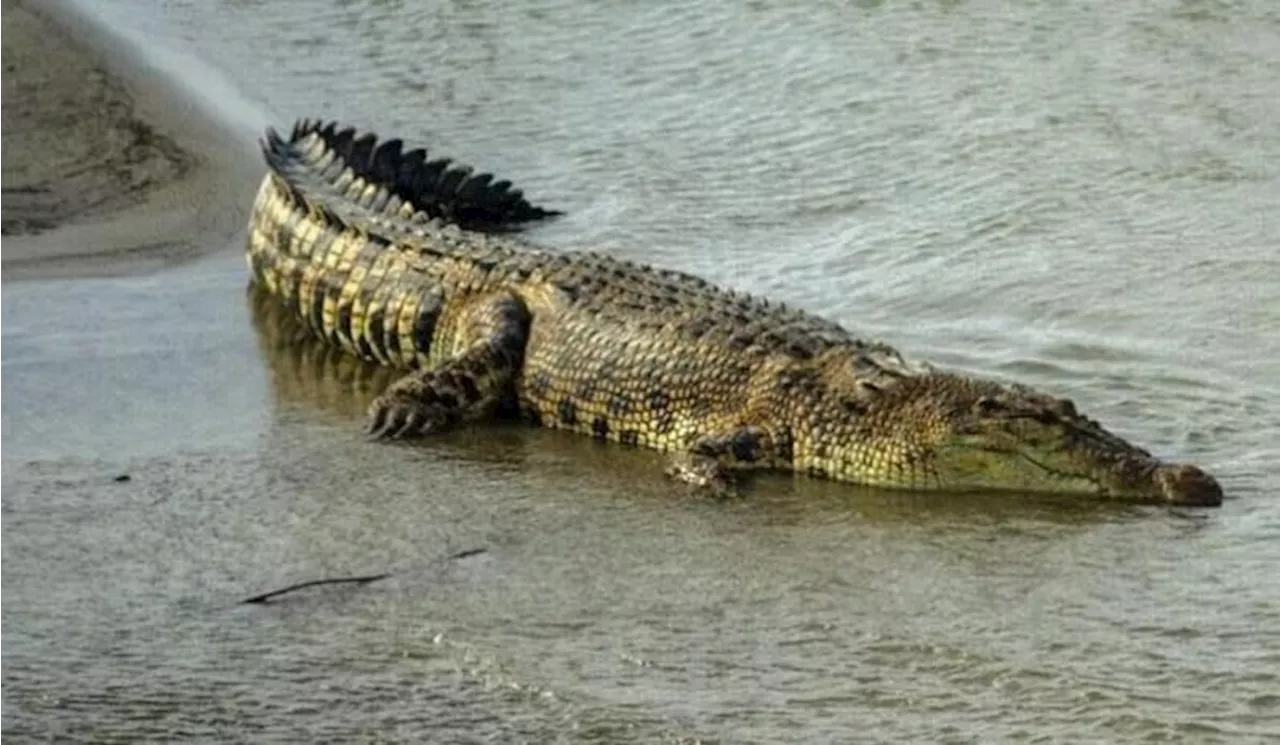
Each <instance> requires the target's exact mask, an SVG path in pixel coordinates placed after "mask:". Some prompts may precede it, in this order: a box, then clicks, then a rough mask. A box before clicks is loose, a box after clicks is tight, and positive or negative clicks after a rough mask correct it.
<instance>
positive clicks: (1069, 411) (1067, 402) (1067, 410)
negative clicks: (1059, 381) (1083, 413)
mask: <svg viewBox="0 0 1280 745" xmlns="http://www.w3.org/2000/svg"><path fill="white" fill-rule="evenodd" d="M1057 412H1058V415H1059V416H1061V417H1063V418H1065V419H1075V418H1077V417H1078V416H1080V414H1079V413H1077V412H1076V405H1075V403H1074V402H1073V401H1072V400H1071V399H1069V398H1064V399H1061V400H1059V401H1058V405H1057Z"/></svg>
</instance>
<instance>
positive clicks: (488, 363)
mask: <svg viewBox="0 0 1280 745" xmlns="http://www.w3.org/2000/svg"><path fill="white" fill-rule="evenodd" d="M470 305H471V307H470V308H469V309H467V310H465V311H463V313H462V314H461V316H460V318H459V323H458V325H457V331H456V333H455V336H454V338H453V344H452V346H451V348H452V349H453V350H455V354H454V356H453V357H450V358H448V359H446V360H444V361H443V362H441V363H440V364H438V365H435V366H433V367H430V368H427V369H424V370H419V371H417V372H414V373H411V374H409V375H407V376H405V377H403V378H401V379H400V380H397V381H396V382H395V383H392V384H391V385H390V386H389V387H388V388H387V390H386V391H385V392H383V394H382V395H381V396H379V397H378V398H377V399H375V400H374V402H373V404H372V405H370V407H369V416H368V421H367V424H366V426H365V431H366V432H367V433H369V435H371V436H372V437H375V438H402V437H419V436H422V435H426V434H428V433H431V432H438V431H440V430H443V429H446V428H448V427H449V426H451V425H453V424H456V423H458V422H460V421H463V420H464V419H476V418H480V417H483V416H486V415H488V414H490V413H491V412H493V410H494V408H495V407H496V405H497V404H498V403H499V402H500V401H502V400H503V398H504V397H506V396H510V395H511V391H512V384H513V382H514V380H515V376H516V375H517V374H518V372H519V370H520V365H521V363H522V362H523V360H524V350H525V343H526V341H527V340H528V336H529V310H528V308H526V307H525V305H524V303H523V302H521V301H520V299H519V298H517V297H515V296H514V295H512V294H511V293H508V292H499V293H495V294H492V295H485V296H481V297H478V298H476V299H475V300H474V301H472V303H470Z"/></svg>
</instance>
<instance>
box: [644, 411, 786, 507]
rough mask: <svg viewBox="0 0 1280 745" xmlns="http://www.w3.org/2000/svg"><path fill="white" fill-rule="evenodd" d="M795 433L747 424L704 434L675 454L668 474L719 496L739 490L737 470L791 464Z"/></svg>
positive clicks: (668, 467) (730, 494)
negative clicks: (735, 475)
mask: <svg viewBox="0 0 1280 745" xmlns="http://www.w3.org/2000/svg"><path fill="white" fill-rule="evenodd" d="M791 453H792V447H791V435H790V433H789V432H787V431H785V430H780V431H777V432H770V431H769V430H767V429H765V428H763V427H757V426H751V425H748V426H743V427H739V428H737V429H735V430H732V431H730V432H726V433H724V434H718V435H703V436H702V437H699V438H698V439H696V440H694V442H693V444H692V445H690V446H689V448H688V449H687V450H685V451H684V452H681V453H677V454H675V455H674V456H673V457H672V458H671V462H670V464H669V465H668V466H667V471H666V473H667V475H668V476H670V477H672V478H673V479H675V480H676V481H680V482H683V483H686V484H689V485H691V486H694V487H696V488H698V489H703V490H706V491H708V492H710V493H711V494H713V495H716V496H732V495H735V494H736V493H737V484H736V479H734V476H733V472H734V471H741V470H746V469H753V468H770V469H772V468H787V469H790V468H791V457H792V455H791Z"/></svg>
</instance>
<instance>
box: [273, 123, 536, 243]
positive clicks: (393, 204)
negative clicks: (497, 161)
mask: <svg viewBox="0 0 1280 745" xmlns="http://www.w3.org/2000/svg"><path fill="white" fill-rule="evenodd" d="M262 150H263V155H264V157H265V158H266V161H267V164H268V165H269V166H270V167H271V168H273V169H274V170H276V171H277V172H279V173H280V174H281V175H283V176H285V177H286V178H287V179H289V180H290V181H292V182H294V183H295V184H296V185H298V186H300V187H302V188H304V189H308V190H310V189H316V190H320V191H325V192H328V193H329V194H330V195H332V196H341V197H342V198H344V199H346V200H349V201H351V202H354V203H356V205H357V206H359V207H361V208H362V209H365V210H367V211H369V212H370V213H372V214H375V215H379V216H383V217H392V218H402V219H403V218H410V217H411V216H413V215H414V214H415V213H422V215H423V216H425V217H426V218H427V219H438V220H441V221H443V222H446V223H450V224H455V225H458V226H459V227H461V228H463V229H466V230H475V231H482V232H494V231H505V230H511V229H513V228H517V227H519V226H521V225H522V224H524V223H528V222H532V221H535V220H541V219H544V218H548V217H553V216H556V215H559V214H561V213H560V212H557V211H554V210H547V209H543V208H542V207H537V206H534V205H533V204H531V203H530V202H529V201H528V200H526V199H525V198H524V193H523V192H522V191H520V190H519V189H514V188H512V186H511V182H510V181H506V180H501V181H494V177H493V175H492V174H489V173H478V174H477V173H474V171H473V169H472V168H471V167H470V166H466V165H461V164H457V163H454V162H453V161H451V160H449V159H447V158H436V159H433V160H428V159H427V151H426V150H424V149H421V148H418V149H414V150H409V151H405V150H404V143H403V141H402V140H399V139H391V140H385V141H383V142H379V141H378V138H377V136H376V135H374V134H372V133H365V134H359V133H358V132H357V131H356V130H355V129H354V128H352V127H345V128H339V125H338V124H337V123H336V122H328V123H322V122H320V121H318V120H311V119H301V120H299V121H298V122H297V123H296V124H294V126H293V131H292V133H291V134H290V135H289V138H288V139H287V140H286V139H285V138H284V137H283V136H282V135H281V134H280V133H279V132H277V131H275V130H274V129H268V130H267V133H266V136H265V138H264V140H263V142H262Z"/></svg>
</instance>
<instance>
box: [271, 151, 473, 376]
mask: <svg viewBox="0 0 1280 745" xmlns="http://www.w3.org/2000/svg"><path fill="white" fill-rule="evenodd" d="M248 232H249V235H248V250H247V255H246V259H247V261H248V264H249V269H250V272H251V274H252V276H253V283H254V284H255V285H258V286H259V287H261V288H262V289H263V290H264V291H265V292H267V293H268V294H269V295H271V296H273V297H275V298H277V300H278V301H279V302H280V303H281V304H282V305H283V307H284V308H285V313H286V314H291V315H293V316H294V317H296V318H297V319H298V320H299V321H301V322H302V324H303V326H305V327H307V328H308V329H309V330H310V332H311V333H312V334H314V335H315V336H318V337H319V338H321V339H324V340H325V341H327V342H328V343H330V344H332V345H334V346H338V347H341V348H343V349H345V350H347V351H348V352H350V353H352V354H354V355H356V356H358V357H362V358H364V359H367V360H371V361H375V362H378V363H381V364H384V365H391V366H394V367H415V366H420V365H422V364H425V362H426V359H427V357H426V355H427V354H428V352H429V350H430V346H431V339H432V334H433V331H434V328H435V319H436V317H437V316H438V315H439V307H440V303H441V300H440V298H441V297H442V293H443V287H442V286H441V285H440V282H439V278H438V277H436V276H434V275H430V274H428V273H424V272H421V271H414V269H415V268H420V267H421V265H422V262H423V261H424V260H425V261H428V262H429V261H432V260H442V259H457V258H458V257H459V256H460V255H461V254H459V253H457V252H454V251H449V250H442V249H438V248H437V247H436V246H434V245H433V244H432V243H431V242H429V241H417V242H415V243H412V244H409V243H405V244H402V243H397V242H394V241H392V240H390V239H389V238H387V237H386V236H383V235H381V234H379V233H377V232H374V231H370V230H368V229H367V227H366V226H364V225H363V224H361V223H359V222H348V221H346V220H345V219H344V218H343V217H342V216H341V215H339V214H337V213H336V212H334V211H333V210H332V209H330V208H329V207H328V206H326V205H324V204H323V203H321V202H317V201H315V200H311V199H309V198H308V195H307V194H306V193H305V192H304V191H302V190H301V189H299V188H298V187H297V186H296V185H294V184H292V183H291V182H290V181H289V180H288V179H287V178H285V177H284V176H282V175H281V174H279V173H277V172H276V171H274V170H272V171H268V172H267V175H266V178H264V179H263V182H262V186H261V188H260V189H259V191H258V197H257V199H256V200H255V202H254V206H253V214H252V216H251V218H250V221H249V231H248Z"/></svg>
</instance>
